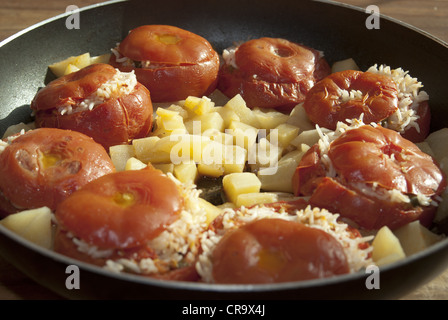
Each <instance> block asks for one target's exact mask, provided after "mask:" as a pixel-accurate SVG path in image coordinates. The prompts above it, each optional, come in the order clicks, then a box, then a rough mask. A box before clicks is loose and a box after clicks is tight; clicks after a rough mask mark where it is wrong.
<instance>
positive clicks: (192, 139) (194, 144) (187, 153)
mask: <svg viewBox="0 0 448 320" xmlns="http://www.w3.org/2000/svg"><path fill="white" fill-rule="evenodd" d="M178 138H179V139H178V140H177V143H175V144H174V145H173V146H172V148H171V150H170V151H169V153H170V154H171V157H170V159H171V162H173V163H174V164H175V165H176V164H179V163H180V162H185V161H187V162H188V161H189V160H193V161H195V162H197V163H199V162H201V161H202V153H203V149H204V148H205V147H206V146H207V145H208V144H209V143H210V142H211V140H210V138H209V137H206V136H202V135H193V134H190V135H189V134H186V135H179V136H178ZM171 142H173V141H171Z"/></svg>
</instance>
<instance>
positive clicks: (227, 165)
mask: <svg viewBox="0 0 448 320" xmlns="http://www.w3.org/2000/svg"><path fill="white" fill-rule="evenodd" d="M246 161H247V150H246V149H244V148H241V147H239V146H234V145H231V146H230V145H225V146H224V164H223V167H224V174H229V173H241V172H243V171H244V168H245V166H246Z"/></svg>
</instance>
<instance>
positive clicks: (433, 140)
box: [425, 128, 448, 162]
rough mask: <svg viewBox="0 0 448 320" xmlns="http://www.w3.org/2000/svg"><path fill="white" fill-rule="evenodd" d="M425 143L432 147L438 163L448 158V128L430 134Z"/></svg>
mask: <svg viewBox="0 0 448 320" xmlns="http://www.w3.org/2000/svg"><path fill="white" fill-rule="evenodd" d="M425 141H426V142H427V143H428V144H429V146H430V147H431V150H432V151H433V153H434V157H435V158H436V160H437V161H439V162H440V161H442V159H443V158H448V148H447V147H446V142H447V141H448V128H443V129H440V130H437V131H434V132H432V133H430V134H429V135H428V137H427V138H426V140H425Z"/></svg>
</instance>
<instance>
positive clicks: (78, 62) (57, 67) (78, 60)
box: [48, 52, 90, 77]
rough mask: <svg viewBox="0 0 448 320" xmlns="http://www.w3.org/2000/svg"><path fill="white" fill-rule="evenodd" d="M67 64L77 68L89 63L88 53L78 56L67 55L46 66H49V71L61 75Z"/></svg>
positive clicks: (57, 75)
mask: <svg viewBox="0 0 448 320" xmlns="http://www.w3.org/2000/svg"><path fill="white" fill-rule="evenodd" d="M69 64H71V65H73V66H75V67H77V68H78V69H82V68H84V67H87V66H88V65H89V64H90V53H89V52H86V53H84V54H81V55H79V56H72V57H69V58H67V59H64V60H62V61H58V62H56V63H53V64H51V65H49V66H48V68H50V70H51V72H53V74H54V75H55V76H56V77H62V76H63V75H64V74H65V72H66V69H67V67H68V65H69Z"/></svg>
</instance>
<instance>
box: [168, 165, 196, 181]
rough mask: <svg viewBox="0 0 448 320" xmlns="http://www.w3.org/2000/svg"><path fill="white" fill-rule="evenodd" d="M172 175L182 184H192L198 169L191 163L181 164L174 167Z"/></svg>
mask: <svg viewBox="0 0 448 320" xmlns="http://www.w3.org/2000/svg"><path fill="white" fill-rule="evenodd" d="M173 174H174V176H175V177H176V178H177V179H178V180H179V181H180V182H182V183H186V184H194V183H196V180H197V178H198V168H197V166H196V163H194V162H193V161H191V162H183V163H180V164H177V165H175V166H174V169H173Z"/></svg>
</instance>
